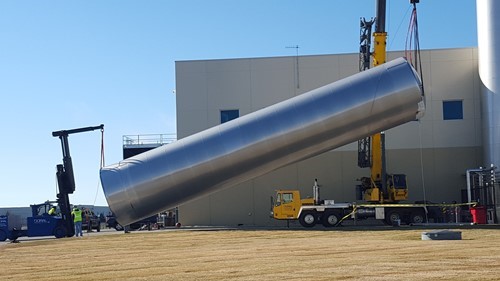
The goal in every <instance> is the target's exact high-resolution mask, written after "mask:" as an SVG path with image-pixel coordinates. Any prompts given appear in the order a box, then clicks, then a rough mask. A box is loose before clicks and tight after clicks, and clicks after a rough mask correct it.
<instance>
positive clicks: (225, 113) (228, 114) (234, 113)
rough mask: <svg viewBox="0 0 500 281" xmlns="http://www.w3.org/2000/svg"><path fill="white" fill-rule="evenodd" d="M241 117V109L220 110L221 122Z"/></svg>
mask: <svg viewBox="0 0 500 281" xmlns="http://www.w3.org/2000/svg"><path fill="white" fill-rule="evenodd" d="M238 117H240V110H239V109H231V110H221V111H220V123H221V124H222V123H226V122H227V121H231V120H233V119H236V118H238Z"/></svg>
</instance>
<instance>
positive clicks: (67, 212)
mask: <svg viewBox="0 0 500 281" xmlns="http://www.w3.org/2000/svg"><path fill="white" fill-rule="evenodd" d="M99 129H100V130H101V131H102V130H104V125H103V124H101V125H99V126H95V127H84V128H78V129H71V130H62V131H55V132H52V136H53V137H59V139H60V140H61V147H62V154H63V164H58V165H57V166H56V169H57V172H56V176H57V184H58V186H59V193H58V194H57V204H58V205H59V209H60V210H61V217H62V220H63V222H64V225H65V227H66V229H67V236H68V237H72V236H73V235H74V234H75V228H74V224H73V219H72V217H71V205H70V203H69V194H73V192H74V191H75V175H74V173H73V163H72V161H71V155H70V153H69V142H68V136H69V135H70V134H76V133H82V132H88V131H94V130H99Z"/></svg>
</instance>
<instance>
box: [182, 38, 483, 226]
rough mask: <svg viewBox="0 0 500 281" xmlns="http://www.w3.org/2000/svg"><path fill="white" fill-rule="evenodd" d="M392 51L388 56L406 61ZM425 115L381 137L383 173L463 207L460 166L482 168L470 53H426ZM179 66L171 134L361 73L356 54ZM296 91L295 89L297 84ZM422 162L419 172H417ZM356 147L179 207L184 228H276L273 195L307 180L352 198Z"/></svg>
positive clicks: (413, 195)
mask: <svg viewBox="0 0 500 281" xmlns="http://www.w3.org/2000/svg"><path fill="white" fill-rule="evenodd" d="M403 55H404V54H403V52H390V53H388V59H389V60H390V59H392V58H396V57H399V56H403ZM421 55H422V68H423V73H424V74H423V80H424V85H425V94H426V104H427V111H426V115H425V116H424V118H423V119H422V120H421V121H420V122H410V123H407V124H405V125H402V126H399V127H397V128H394V129H391V130H388V131H387V132H386V142H387V150H388V151H387V162H388V164H387V168H388V171H389V172H391V173H405V174H407V175H408V178H409V185H410V199H411V200H422V199H424V194H425V199H426V200H430V201H435V202H441V201H448V202H449V201H452V200H456V201H460V199H461V194H460V192H461V189H462V188H464V187H465V177H464V176H463V175H464V173H465V170H466V169H467V168H472V167H477V166H479V163H481V116H480V101H479V90H480V88H479V78H478V74H477V49H476V48H463V49H443V50H424V51H422V52H421ZM296 70H297V69H296V57H275V58H252V59H226V60H206V61H181V62H176V79H177V80H176V83H177V85H176V93H177V135H178V137H179V138H183V137H185V136H188V135H191V134H194V133H196V132H199V131H201V130H204V129H207V128H209V127H212V126H215V125H218V124H219V123H220V111H221V110H227V109H239V111H240V116H241V115H244V114H248V113H250V112H253V111H255V110H258V109H260V108H263V107H266V106H268V105H271V104H274V103H277V102H279V101H282V100H285V99H288V98H291V97H293V96H296V95H300V94H302V93H305V92H307V91H310V90H312V89H315V88H318V87H320V86H323V85H326V84H329V83H331V82H333V81H336V80H339V79H342V78H345V77H347V76H350V75H352V74H354V73H356V72H358V54H341V55H315V56H301V57H299V59H298V70H299V71H298V78H299V80H298V81H297V71H296ZM297 86H298V87H297ZM443 100H462V101H463V115H464V118H463V120H443V109H442V103H443ZM421 163H423V165H421ZM368 174H369V171H368V170H367V169H360V168H358V167H357V144H356V143H353V144H349V145H346V146H343V147H341V148H338V149H336V150H334V151H331V152H328V153H325V154H323V155H320V156H317V157H314V158H312V159H308V160H305V161H302V162H300V163H297V164H294V165H290V166H287V167H285V168H282V169H279V170H277V171H275V172H272V173H269V174H267V175H265V176H262V177H259V178H256V179H254V180H251V181H248V182H246V183H244V184H241V185H238V186H236V187H234V188H230V189H227V190H225V191H221V192H218V193H216V194H213V195H211V196H208V197H206V198H203V199H200V200H197V201H195V202H192V203H189V204H185V205H183V206H180V208H179V210H180V215H179V217H180V219H181V222H182V223H183V224H188V225H191V224H203V225H237V224H245V225H247V224H250V225H270V224H271V225H274V224H280V223H281V222H276V221H274V220H272V219H270V218H269V209H270V196H271V195H273V193H274V191H275V190H276V189H280V188H294V189H301V191H302V192H304V193H305V194H310V193H311V188H310V187H311V186H312V184H313V180H314V178H318V179H319V182H320V184H321V185H323V187H322V193H321V194H322V197H323V198H328V199H335V200H336V201H355V185H356V184H357V181H356V179H357V178H360V177H362V176H367V175H368Z"/></svg>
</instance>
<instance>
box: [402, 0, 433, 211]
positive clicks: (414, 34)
mask: <svg viewBox="0 0 500 281" xmlns="http://www.w3.org/2000/svg"><path fill="white" fill-rule="evenodd" d="M412 48H413V54H412ZM405 57H406V58H407V60H408V62H410V64H411V65H412V66H413V67H414V68H415V69H416V70H417V72H418V74H419V75H420V80H421V83H422V94H423V95H424V98H425V94H424V75H423V72H422V59H421V54H420V40H419V34H418V19H417V4H416V3H415V2H413V10H412V13H411V16H410V24H409V26H408V33H407V34H406V42H405ZM422 130H423V129H422V122H421V121H419V140H420V174H421V180H422V192H423V197H424V205H427V203H428V202H427V195H426V190H425V176H424V159H423V157H424V156H423V140H422ZM425 216H426V221H428V220H429V218H428V214H427V212H426V213H425Z"/></svg>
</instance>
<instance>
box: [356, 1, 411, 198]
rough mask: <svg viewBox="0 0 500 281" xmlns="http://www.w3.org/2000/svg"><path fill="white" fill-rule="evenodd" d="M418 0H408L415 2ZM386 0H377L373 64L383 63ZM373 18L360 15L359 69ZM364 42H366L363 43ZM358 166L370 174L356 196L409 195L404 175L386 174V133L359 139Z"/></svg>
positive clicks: (363, 64) (365, 65) (364, 64)
mask: <svg viewBox="0 0 500 281" xmlns="http://www.w3.org/2000/svg"><path fill="white" fill-rule="evenodd" d="M418 2H419V0H410V3H411V4H413V5H415V4H416V3H418ZM385 11H386V0H377V7H376V18H375V32H374V33H373V40H374V46H373V53H372V54H371V57H372V58H373V66H377V65H380V64H383V63H385V61H386V45H387V43H386V42H387V32H386V31H385ZM373 22H374V21H373V20H372V21H366V20H365V19H361V28H362V30H363V28H365V30H368V31H367V32H363V31H362V32H361V37H360V40H361V47H360V58H364V59H362V61H361V63H360V71H363V70H365V69H367V68H369V67H370V62H369V57H370V53H369V51H370V49H371V48H370V41H369V37H370V33H371V26H372V24H373ZM363 42H365V44H363ZM358 166H359V167H361V168H367V167H370V177H362V178H361V179H360V181H361V184H360V185H358V186H357V188H358V192H357V193H358V199H360V200H365V201H366V202H370V203H381V204H382V203H397V202H399V201H403V200H407V199H408V186H407V184H406V175H404V174H392V175H390V174H387V172H386V164H385V135H384V133H383V132H382V133H377V134H374V135H373V136H371V137H367V138H365V139H362V140H360V141H359V142H358Z"/></svg>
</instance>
